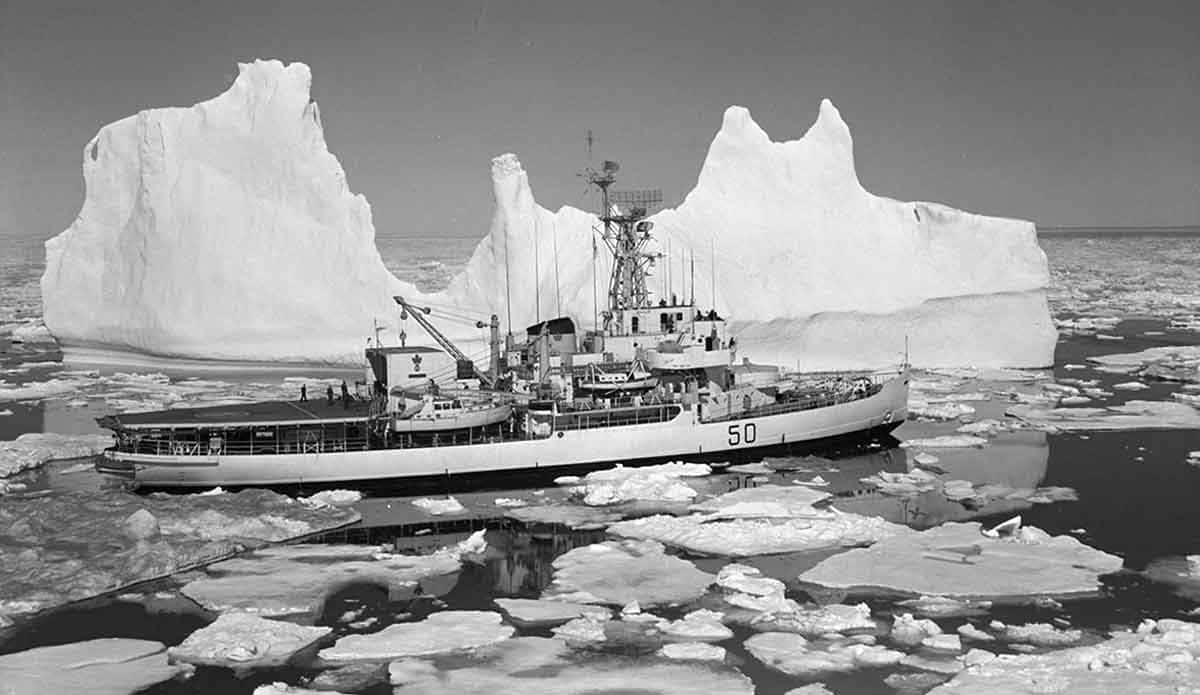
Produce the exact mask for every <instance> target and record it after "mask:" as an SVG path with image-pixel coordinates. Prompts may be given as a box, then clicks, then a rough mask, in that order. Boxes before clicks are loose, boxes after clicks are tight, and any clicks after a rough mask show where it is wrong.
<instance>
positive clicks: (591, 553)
mask: <svg viewBox="0 0 1200 695" xmlns="http://www.w3.org/2000/svg"><path fill="white" fill-rule="evenodd" d="M714 579H715V577H714V576H713V575H711V574H709V573H707V572H702V571H701V570H699V569H697V568H696V566H695V565H693V564H692V563H690V562H688V561H687V560H682V559H680V558H677V557H673V556H671V555H667V554H666V553H665V552H664V548H663V546H662V544H660V543H656V542H654V541H644V540H622V541H605V542H603V543H594V544H592V545H586V546H582V547H579V548H574V549H572V550H569V551H567V552H566V553H564V554H562V555H560V556H558V557H557V558H555V559H554V579H553V581H552V582H551V584H550V586H549V587H548V588H547V589H546V591H545V593H544V594H543V598H554V599H558V600H565V601H577V602H579V603H600V604H607V605H618V606H623V605H626V604H628V603H629V602H630V601H637V602H638V603H640V604H641V605H643V606H652V605H658V604H671V603H685V602H687V601H690V600H692V599H695V598H697V597H698V596H700V595H701V594H703V593H704V592H705V590H706V589H707V588H708V586H709V585H710V584H712V582H713V580H714Z"/></svg>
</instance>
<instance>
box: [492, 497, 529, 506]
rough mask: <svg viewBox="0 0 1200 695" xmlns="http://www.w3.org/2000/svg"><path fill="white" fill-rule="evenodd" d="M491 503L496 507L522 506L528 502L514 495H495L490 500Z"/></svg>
mask: <svg viewBox="0 0 1200 695" xmlns="http://www.w3.org/2000/svg"><path fill="white" fill-rule="evenodd" d="M492 504H494V505H496V506H497V507H524V506H525V505H527V504H529V503H528V502H526V501H525V500H523V499H519V498H516V497H497V498H496V499H494V500H492Z"/></svg>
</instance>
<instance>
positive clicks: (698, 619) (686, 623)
mask: <svg viewBox="0 0 1200 695" xmlns="http://www.w3.org/2000/svg"><path fill="white" fill-rule="evenodd" d="M724 617H725V616H724V614H723V613H721V612H720V611H711V610H707V609H704V608H701V609H699V610H695V611H692V612H691V613H688V614H687V615H685V616H683V617H682V618H680V619H679V620H675V621H671V622H665V623H664V624H663V625H661V629H662V631H663V635H664V636H665V637H666V638H667V639H669V640H672V639H673V640H680V641H684V642H720V641H722V640H727V639H729V638H731V637H733V631H732V630H730V629H729V628H727V627H725V624H724V623H723V622H722V620H721V619H722V618H724Z"/></svg>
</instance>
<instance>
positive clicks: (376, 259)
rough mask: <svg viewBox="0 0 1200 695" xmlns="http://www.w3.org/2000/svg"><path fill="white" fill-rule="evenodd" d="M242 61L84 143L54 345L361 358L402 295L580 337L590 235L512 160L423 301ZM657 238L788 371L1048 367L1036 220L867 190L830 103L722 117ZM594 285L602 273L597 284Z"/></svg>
mask: <svg viewBox="0 0 1200 695" xmlns="http://www.w3.org/2000/svg"><path fill="white" fill-rule="evenodd" d="M239 67H240V71H239V75H238V77H237V79H236V80H235V82H234V84H233V86H232V87H230V88H229V90H228V91H226V92H225V93H223V94H221V95H220V96H218V97H216V98H214V99H211V100H209V101H205V102H201V103H200V104H197V105H196V106H193V107H191V108H165V109H151V110H148V111H143V112H141V113H138V114H137V115H135V116H131V117H129V118H126V119H123V120H121V121H118V122H116V123H113V124H111V125H108V126H106V127H104V128H103V129H101V131H100V133H99V134H98V135H97V136H96V137H95V138H94V139H93V140H92V141H91V142H89V143H88V144H87V146H86V147H85V148H84V153H83V154H84V157H83V169H84V178H85V181H86V186H87V195H86V199H85V201H84V204H83V209H82V210H81V211H80V214H79V217H78V219H76V221H75V222H74V224H72V225H71V227H70V228H69V229H67V230H66V231H65V232H63V233H62V234H60V235H58V236H57V237H55V238H53V239H51V240H50V241H48V242H47V244H46V254H47V265H46V272H45V274H44V275H43V278H42V295H43V298H44V303H45V309H44V316H45V322H46V325H47V327H49V329H50V331H51V332H52V333H53V334H54V335H55V336H56V337H57V338H58V339H60V340H61V341H63V342H65V343H66V344H68V345H72V344H102V345H108V346H116V347H120V348H132V349H135V350H140V351H145V352H150V353H156V354H165V355H179V356H189V357H202V358H223V359H253V360H301V361H330V362H347V361H352V362H357V361H359V359H360V354H359V351H360V349H361V346H362V343H363V339H364V337H365V336H368V335H370V334H371V330H372V321H373V319H376V318H379V319H385V320H390V319H394V317H395V315H396V312H395V308H394V306H392V304H391V296H392V295H393V294H396V293H403V294H406V295H408V296H410V297H413V298H414V299H417V300H419V301H422V300H428V301H430V302H435V301H436V302H438V303H439V304H441V305H450V306H454V307H458V308H459V310H460V311H461V312H468V313H470V314H471V315H479V316H480V317H481V318H486V316H487V315H488V314H490V313H496V314H498V315H500V316H506V314H507V312H506V311H505V310H504V307H505V305H506V303H507V302H511V308H512V322H513V326H514V327H515V328H516V330H517V331H519V330H520V329H521V328H522V327H523V326H525V325H527V324H529V323H533V322H534V320H535V317H536V316H538V315H539V314H540V315H541V316H542V317H543V318H544V317H546V316H549V315H552V314H553V313H557V312H558V308H559V306H560V302H561V308H562V313H565V314H568V315H572V316H574V317H575V318H576V319H577V320H579V321H580V323H582V324H583V325H584V326H585V327H587V326H588V325H590V323H591V319H590V317H591V316H592V315H593V305H592V287H591V285H592V276H593V260H592V234H593V232H592V227H593V225H594V224H595V223H596V218H595V217H594V215H592V214H591V213H586V212H583V211H581V210H578V209H575V208H572V207H568V206H564V207H562V208H560V209H559V210H558V211H557V212H551V211H549V210H547V209H546V208H544V207H542V206H541V205H539V204H538V203H537V202H536V200H535V199H534V196H533V192H532V188H531V187H530V184H529V179H528V175H527V173H526V172H525V170H524V169H523V168H522V166H521V163H520V161H519V160H518V159H517V157H516V156H515V155H512V154H506V155H502V156H500V157H497V158H495V159H494V160H493V162H492V179H493V194H494V197H495V204H496V206H495V210H494V215H493V220H492V224H491V229H490V231H489V233H488V234H487V236H485V237H484V238H483V240H482V241H481V242H480V243H479V245H478V246H477V247H476V249H475V251H474V253H473V255H472V257H471V259H470V261H469V262H468V264H467V266H466V268H465V270H464V271H463V272H462V273H461V274H460V275H458V276H456V277H455V278H453V279H452V280H451V282H450V284H449V286H448V287H447V288H446V290H444V291H443V292H440V293H438V294H436V295H434V296H423V295H420V294H419V293H417V292H416V291H415V289H414V288H413V287H412V286H411V285H410V284H408V283H405V282H401V281H399V280H397V279H396V278H395V277H393V276H391V275H390V274H389V273H388V272H387V270H386V269H385V268H384V265H383V263H382V261H381V259H380V256H379V252H378V250H377V249H376V247H375V245H374V228H373V225H372V221H371V213H370V206H369V205H368V204H367V201H366V200H365V199H364V198H363V197H362V196H359V195H354V194H353V193H351V192H350V190H349V188H348V186H347V183H346V176H345V173H344V172H343V170H342V168H341V165H340V164H339V163H338V161H337V159H336V158H335V157H334V156H333V155H332V154H331V153H330V152H329V151H328V149H327V147H326V144H325V139H324V134H323V130H322V126H321V122H320V117H319V112H318V110H317V106H316V104H315V103H314V102H312V101H311V100H310V97H309V86H310V83H311V74H310V72H309V69H308V67H307V66H305V65H303V64H301V63H292V64H290V65H287V66H284V65H283V64H282V63H280V62H278V61H257V62H255V63H251V64H243V65H240V66H239ZM653 221H654V222H655V224H656V225H657V227H656V233H657V237H658V238H657V241H658V244H659V246H660V249H659V250H663V251H666V250H667V248H668V247H669V249H670V251H671V255H670V256H668V257H666V258H664V259H662V260H661V261H660V262H659V264H658V266H659V267H658V270H657V271H656V272H658V273H660V274H662V273H663V272H664V271H665V266H666V265H668V264H670V265H671V266H672V267H674V268H675V269H676V273H675V276H676V277H682V276H683V275H684V273H683V272H681V271H680V269H681V268H682V267H684V265H685V263H686V262H687V261H688V259H691V258H693V257H694V258H695V263H696V273H695V276H696V278H697V279H698V280H697V282H696V285H697V286H696V288H695V294H696V296H697V301H698V302H699V303H701V304H704V305H709V304H713V303H715V306H716V307H717V309H718V311H719V312H720V313H722V314H724V315H729V316H731V317H733V318H734V319H736V324H735V326H734V328H735V329H736V330H737V331H738V332H739V341H738V342H739V346H740V348H741V353H742V355H743V356H747V357H751V358H753V359H755V360H758V361H773V362H780V363H783V364H787V365H789V366H791V365H796V364H797V363H798V366H799V367H801V368H805V369H824V368H835V367H858V366H876V365H884V364H894V363H895V362H896V361H897V360H898V359H899V358H900V356H901V354H902V353H903V350H904V347H905V340H906V337H907V339H908V341H909V346H910V357H911V359H912V361H913V363H914V364H917V365H918V366H947V365H975V366H1013V365H1020V366H1041V365H1048V364H1051V363H1052V361H1053V360H1052V358H1053V348H1054V343H1055V339H1056V333H1055V329H1054V326H1053V325H1052V323H1051V321H1050V316H1049V310H1048V307H1047V304H1046V297H1045V289H1044V288H1045V287H1046V286H1047V284H1048V282H1049V275H1048V271H1047V265H1046V259H1045V255H1044V254H1043V253H1042V251H1041V249H1040V248H1039V247H1038V245H1037V240H1036V234H1035V231H1034V227H1033V224H1032V223H1029V222H1024V221H1019V220H1008V219H999V218H991V217H984V216H980V215H974V214H971V213H967V212H962V211H959V210H954V209H952V208H949V207H945V206H942V205H937V204H933V203H923V202H916V203H907V202H899V201H895V200H890V199H887V198H883V197H879V196H875V195H873V194H871V193H869V192H867V191H866V190H865V189H864V188H863V187H862V185H861V183H860V182H859V180H858V176H857V173H856V171H855V166H854V157H853V143H852V140H851V137H850V131H849V128H848V127H847V126H846V124H845V122H844V121H843V120H842V118H841V116H840V114H839V113H838V111H837V109H836V108H834V106H833V105H832V104H831V103H830V102H828V101H825V102H822V104H821V108H820V112H819V114H818V117H817V120H816V123H815V124H814V125H813V126H812V127H811V128H810V129H809V131H808V132H807V133H806V134H805V135H804V136H803V137H802V138H800V139H798V140H792V141H787V142H773V141H771V139H770V138H769V137H768V135H767V134H766V133H765V132H764V131H763V130H762V128H760V127H759V126H758V124H757V123H755V122H754V120H753V119H752V118H751V116H750V113H749V111H748V110H746V109H745V108H742V107H738V106H734V107H730V108H729V109H728V110H727V111H726V112H725V115H724V120H723V122H722V124H721V128H720V130H719V131H718V133H717V135H716V137H715V139H714V140H713V142H712V145H711V147H710V148H709V151H708V155H707V157H706V159H705V162H704V165H703V167H702V168H701V171H700V174H699V178H698V180H697V183H696V186H695V188H694V189H693V190H692V191H691V193H689V194H688V195H687V196H686V198H685V199H684V201H683V203H682V204H681V205H680V206H679V207H678V208H675V209H666V210H663V211H661V212H659V213H658V214H656V215H654V216H653ZM506 264H507V268H508V270H507V272H506ZM710 264H712V265H710ZM608 271H609V269H608V265H607V263H606V262H605V260H604V259H603V258H602V259H601V260H600V262H599V263H598V267H597V268H596V270H595V273H596V275H597V276H598V277H599V278H600V279H601V281H603V280H604V278H606V277H607V276H608ZM709 278H715V283H714V282H713V281H711V280H709ZM660 284H661V283H660V279H659V278H654V279H652V280H651V281H650V286H651V287H652V288H653V287H658V286H660ZM676 290H677V291H680V292H683V291H684V290H683V287H682V286H680V285H679V284H678V283H676ZM538 302H540V306H538ZM248 327H252V328H248ZM445 328H447V329H449V332H450V333H451V335H454V331H455V328H454V327H453V326H446V327H445ZM460 330H467V331H468V332H467V333H463V334H462V335H460V336H458V337H461V338H477V337H478V336H477V334H476V333H475V332H474V331H473V330H471V329H460Z"/></svg>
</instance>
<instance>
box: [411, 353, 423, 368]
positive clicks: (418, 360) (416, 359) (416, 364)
mask: <svg viewBox="0 0 1200 695" xmlns="http://www.w3.org/2000/svg"><path fill="white" fill-rule="evenodd" d="M412 362H413V369H414V370H416V371H420V369H421V356H420V355H413V360H412Z"/></svg>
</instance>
